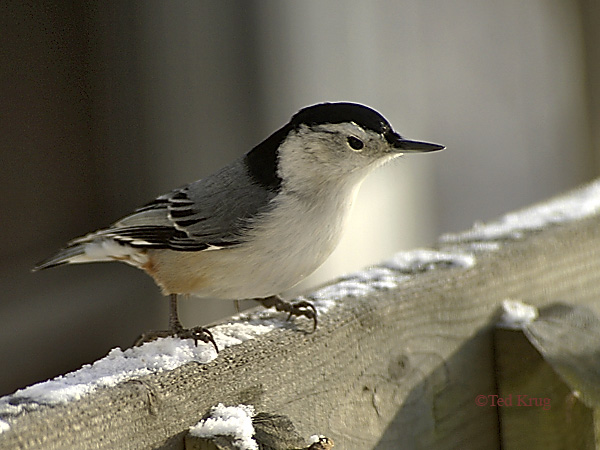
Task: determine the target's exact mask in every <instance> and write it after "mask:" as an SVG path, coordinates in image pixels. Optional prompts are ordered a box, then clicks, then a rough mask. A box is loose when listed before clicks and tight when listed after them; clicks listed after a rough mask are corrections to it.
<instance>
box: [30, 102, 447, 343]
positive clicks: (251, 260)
mask: <svg viewBox="0 0 600 450" xmlns="http://www.w3.org/2000/svg"><path fill="white" fill-rule="evenodd" d="M443 148H444V147H443V146H441V145H437V144H431V143H427V142H417V141H412V140H408V139H405V138H403V137H402V136H400V135H399V134H398V133H396V132H394V130H393V129H392V127H391V126H390V124H389V123H388V121H387V120H386V119H385V118H384V117H383V116H382V115H381V114H379V113H378V112H376V111H374V110H373V109H370V108H368V107H366V106H363V105H359V104H355V103H322V104H317V105H313V106H309V107H306V108H304V109H302V110H300V111H299V112H298V113H296V114H295V115H294V116H293V117H292V119H291V120H290V122H289V123H287V124H286V125H284V126H283V127H282V128H280V129H279V130H277V131H275V132H274V133H273V134H272V135H271V136H269V137H268V138H267V139H265V140H264V141H263V142H262V143H260V144H258V145H257V146H256V147H254V148H253V149H252V150H251V151H250V152H248V153H247V154H246V155H245V156H243V157H242V158H241V159H238V160H237V161H234V162H233V163H231V164H229V165H228V166H225V167H224V168H223V169H221V170H219V171H217V172H215V173H214V174H212V175H210V176H208V177H206V178H203V179H201V180H198V181H195V182H193V183H191V184H188V185H186V186H183V187H181V188H179V189H175V190H174V191H171V192H169V193H168V194H165V195H161V196H160V197H158V198H156V200H154V201H152V202H150V203H148V204H147V205H146V206H143V207H141V208H139V209H138V210H136V211H135V212H134V213H133V214H131V215H129V216H126V217H124V218H123V219H121V220H119V221H118V222H116V223H115V224H113V225H112V226H110V227H109V228H106V229H102V230H99V231H96V232H94V233H90V234H88V235H86V236H83V237H81V238H78V239H75V240H73V241H71V242H69V243H68V245H67V247H66V248H64V249H63V250H61V251H60V252H58V253H57V254H56V255H55V256H53V257H51V258H49V259H47V260H45V261H43V262H41V263H40V264H38V265H37V266H36V267H35V269H34V270H40V269H46V268H49V267H53V266H58V265H61V264H66V263H84V262H94V261H123V262H126V263H128V264H131V265H133V266H135V267H138V268H140V269H142V270H144V271H145V272H146V273H147V274H148V275H150V276H151V277H152V278H154V281H155V282H156V283H157V284H158V285H159V286H160V287H161V289H162V292H163V293H164V294H165V295H169V296H170V306H171V309H170V318H169V330H166V331H164V332H154V333H153V336H166V335H178V336H180V337H183V338H194V339H196V340H197V339H201V340H203V341H205V342H212V343H213V345H214V340H213V339H212V336H211V335H210V332H208V331H207V330H206V329H204V328H202V327H196V328H193V329H190V330H186V329H184V328H183V327H182V325H181V323H180V321H179V318H178V315H177V296H178V295H179V294H191V295H194V296H198V297H212V298H220V299H255V300H258V301H259V302H261V303H262V304H263V305H264V306H267V307H275V308H276V309H277V310H279V311H287V312H288V313H289V314H290V316H291V315H303V316H306V317H309V318H312V319H313V320H314V326H315V327H316V324H317V322H316V311H315V309H314V307H313V306H312V305H311V304H310V303H308V302H298V303H293V304H290V303H287V302H284V301H283V300H281V298H280V297H279V294H280V293H281V292H283V291H285V290H287V289H289V288H291V287H292V286H294V285H296V284H297V283H298V282H300V281H301V280H302V279H303V278H305V277H306V276H307V275H309V274H310V273H312V272H313V271H314V270H316V269H317V268H318V267H319V266H320V265H321V264H322V263H323V262H324V261H325V259H326V258H327V257H328V256H329V255H330V253H331V252H332V251H333V249H334V248H335V247H336V245H337V243H338V241H339V239H340V235H341V232H342V229H343V226H344V222H345V221H346V218H347V216H348V212H349V211H350V208H351V206H352V203H353V201H354V198H355V195H356V192H357V190H358V187H359V185H360V184H361V182H362V180H363V179H364V178H365V176H366V175H367V174H368V173H369V172H370V171H371V170H372V169H374V168H375V167H377V166H380V165H382V164H383V163H385V162H387V161H389V160H391V159H393V158H395V157H397V156H400V155H402V154H403V153H421V152H432V151H436V150H442V149H443ZM147 337H148V336H146V337H143V338H142V339H145V338H147ZM215 347H216V345H215Z"/></svg>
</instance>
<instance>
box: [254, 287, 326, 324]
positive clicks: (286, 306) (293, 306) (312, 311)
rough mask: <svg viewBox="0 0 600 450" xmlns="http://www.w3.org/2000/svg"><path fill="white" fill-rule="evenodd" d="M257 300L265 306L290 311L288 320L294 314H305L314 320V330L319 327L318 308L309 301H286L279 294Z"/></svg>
mask: <svg viewBox="0 0 600 450" xmlns="http://www.w3.org/2000/svg"><path fill="white" fill-rule="evenodd" d="M254 300H256V301H257V302H259V303H260V304H261V305H263V306H264V307H265V308H275V310H277V311H283V312H287V313H288V317H287V320H290V319H291V317H292V316H304V317H306V318H308V319H312V320H313V332H314V331H315V330H316V329H317V308H315V307H314V305H313V304H312V303H310V302H307V301H304V300H303V301H299V302H295V303H290V302H285V301H283V300H282V299H281V297H279V296H278V295H272V296H271V297H267V298H255V299H254Z"/></svg>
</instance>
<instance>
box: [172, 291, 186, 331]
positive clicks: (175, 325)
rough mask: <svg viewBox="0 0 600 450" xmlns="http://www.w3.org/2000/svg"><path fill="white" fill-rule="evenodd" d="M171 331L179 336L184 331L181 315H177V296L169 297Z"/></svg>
mask: <svg viewBox="0 0 600 450" xmlns="http://www.w3.org/2000/svg"><path fill="white" fill-rule="evenodd" d="M169 330H170V331H172V332H173V334H177V333H179V332H180V331H181V330H183V325H181V322H180V321H179V314H178V313H177V294H171V295H169Z"/></svg>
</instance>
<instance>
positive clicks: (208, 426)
mask: <svg viewBox="0 0 600 450" xmlns="http://www.w3.org/2000/svg"><path fill="white" fill-rule="evenodd" d="M253 416H254V407H253V406H250V405H238V406H225V405H223V404H222V403H219V404H218V405H217V406H213V407H212V408H211V411H210V417H208V418H207V419H203V420H201V421H200V422H198V423H197V424H196V425H194V426H193V427H190V434H191V435H192V436H196V437H201V438H212V437H216V436H231V437H233V439H234V441H233V444H234V445H235V446H236V447H237V448H239V449H240V450H258V445H257V443H256V441H255V440H254V439H253V438H252V437H253V436H254V426H253V425H252V417H253Z"/></svg>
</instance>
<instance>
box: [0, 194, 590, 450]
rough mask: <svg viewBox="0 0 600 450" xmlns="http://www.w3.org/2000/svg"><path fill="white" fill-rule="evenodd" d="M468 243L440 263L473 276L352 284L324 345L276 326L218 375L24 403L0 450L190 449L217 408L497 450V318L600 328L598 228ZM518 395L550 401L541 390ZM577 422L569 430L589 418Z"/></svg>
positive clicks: (335, 435)
mask: <svg viewBox="0 0 600 450" xmlns="http://www.w3.org/2000/svg"><path fill="white" fill-rule="evenodd" d="M590 195H591V194H590ZM586 198H587V197H586ZM588 200H589V199H588ZM572 206H573V204H571V207H572ZM585 206H586V208H587V209H589V206H590V205H589V204H587V203H586V205H585ZM553 208H555V209H556V205H554V206H553ZM577 208H578V207H577V205H575V209H576V210H578V209H577ZM550 209H551V210H552V208H550ZM559 209H560V208H559ZM587 209H586V210H587ZM544 210H545V209H544ZM536 211H539V210H536ZM557 216H558V217H562V216H561V215H560V214H558V215H557ZM563 216H564V214H563ZM552 217H555V216H552ZM468 236H471V235H465V237H463V238H462V239H459V240H456V239H445V240H444V241H443V242H442V243H441V244H440V246H439V248H440V249H441V250H444V253H439V255H443V254H445V253H447V252H453V254H460V253H462V254H467V255H470V257H471V258H472V260H473V264H472V265H471V266H469V267H466V266H465V265H460V264H459V265H457V264H453V263H452V261H451V258H450V259H444V258H443V257H441V258H439V260H438V261H437V262H436V261H435V260H434V259H431V260H429V261H428V262H427V261H425V262H423V263H422V264H421V263H419V261H416V262H413V264H412V265H411V266H410V268H409V269H406V270H402V268H401V267H398V265H397V264H396V265H394V264H392V265H388V266H387V267H386V268H385V269H382V268H379V269H373V270H371V271H367V272H365V273H362V274H360V275H359V276H356V277H354V278H350V279H346V280H345V281H344V280H342V281H341V282H339V283H341V284H338V288H337V290H333V291H332V292H335V293H336V294H335V295H337V296H338V297H343V298H339V299H338V300H336V301H335V302H334V303H333V304H332V305H331V307H330V308H329V310H328V311H327V312H324V313H323V314H321V316H320V320H319V327H318V328H317V330H316V332H314V333H311V332H310V328H311V324H310V323H308V321H303V320H302V319H300V320H295V321H293V322H291V323H288V324H287V325H285V324H286V322H285V316H284V315H281V314H279V313H273V317H278V318H280V319H281V324H282V326H281V327H279V328H276V329H275V330H274V331H271V332H269V333H267V334H263V335H260V336H258V337H256V338H255V339H252V340H248V341H245V342H244V343H242V344H240V345H235V346H232V347H229V348H226V349H223V350H222V351H221V353H220V354H219V356H218V358H216V359H215V360H213V361H211V362H210V363H208V364H200V363H198V362H191V363H188V364H185V365H183V366H180V367H178V368H176V369H174V370H169V371H162V372H158V373H154V374H152V375H148V376H144V377H140V378H137V379H136V381H135V382H131V381H129V382H123V383H120V384H117V385H116V386H113V387H107V388H98V389H96V390H95V391H93V392H92V393H90V394H88V395H85V396H83V397H82V398H81V399H80V400H77V401H69V402H67V403H64V404H58V405H54V406H49V405H45V404H39V403H38V404H33V403H32V402H29V403H27V399H22V398H21V399H20V400H19V402H21V407H20V408H18V409H19V410H20V413H19V414H10V413H9V412H7V411H4V413H3V414H2V415H0V419H2V420H3V421H4V422H5V424H4V425H3V429H4V431H3V432H1V433H0V449H2V450H4V449H11V450H14V449H21V450H30V449H45V450H50V449H67V448H77V449H81V450H85V449H115V448H119V449H148V448H153V449H183V448H184V447H183V446H184V438H185V436H186V434H187V430H188V429H189V427H190V426H192V425H194V424H195V423H197V422H198V421H199V420H200V418H202V417H203V415H204V414H206V413H207V411H209V410H210V408H211V407H212V406H215V405H217V404H218V403H223V404H225V405H238V404H246V405H252V406H253V407H254V409H255V411H256V412H257V413H267V414H276V415H283V416H286V417H287V418H289V420H290V421H291V422H292V423H293V424H294V427H295V429H296V431H297V433H298V434H299V435H300V436H301V437H302V438H303V439H308V437H309V436H311V435H314V434H323V435H326V436H327V437H329V438H332V439H333V441H334V442H335V445H336V447H335V448H342V449H353V450H361V449H378V450H387V449H390V450H392V449H393V450H396V449H398V448H403V449H430V448H436V449H456V448H469V449H485V450H489V449H494V448H496V449H499V448H501V445H502V444H501V433H500V427H499V416H498V410H497V408H494V407H489V406H487V407H482V406H480V405H478V404H477V403H476V399H477V397H478V396H479V395H482V394H493V393H495V392H497V391H496V389H497V378H496V376H495V367H496V366H497V363H496V359H495V356H498V355H499V354H500V357H502V358H504V357H505V356H506V354H507V352H508V353H509V352H510V349H504V350H502V349H500V350H498V349H496V352H495V351H494V329H495V323H496V322H497V318H498V314H499V313H498V311H499V307H500V305H501V303H502V301H503V300H505V299H506V298H518V299H521V300H522V301H524V302H526V303H528V304H531V305H534V306H537V307H542V306H544V305H548V304H550V303H555V302H557V301H559V300H560V301H563V302H566V303H568V304H570V305H583V306H587V307H588V308H590V310H592V311H593V312H594V314H596V315H598V314H600V302H599V301H598V299H599V298H600V217H599V216H598V215H594V214H593V208H592V211H591V212H589V213H588V214H587V217H581V218H579V219H578V220H569V221H567V222H565V223H562V224H554V225H547V226H541V225H538V226H537V228H536V229H535V230H534V231H527V230H520V231H519V232H518V233H512V234H511V233H508V234H502V235H499V236H496V237H495V238H492V237H490V236H488V239H494V241H493V242H490V241H486V242H482V241H481V240H478V241H475V240H474V239H473V238H472V237H471V238H469V237H468ZM480 239H481V238H480ZM442 247H443V249H442ZM417 259H418V258H417ZM390 267H392V268H390ZM390 274H393V277H392V278H385V277H386V276H390ZM356 286H360V287H361V289H358V290H357V289H355V288H356ZM341 292H346V295H345V296H342V295H341V294H340V293H341ZM322 295H325V294H322ZM534 323H535V322H534ZM540 323H543V322H540ZM540 330H541V328H540V329H538V330H537V331H536V335H537V336H538V337H539V336H542V335H543V333H542V331H540ZM570 333H571V334H573V335H575V334H574V331H573V330H571V331H570ZM506 339H508V338H506ZM561 339H563V340H564V339H565V337H564V336H563V338H561ZM565 342H566V341H565ZM596 342H597V341H596ZM497 345H502V344H501V343H500V344H498V343H497ZM511 345H512V344H511ZM514 345H515V346H516V344H514ZM504 347H506V345H504ZM596 348H597V347H596ZM519 351H520V350H519ZM538 351H539V350H538ZM596 351H597V350H596ZM563 353H565V349H563ZM559 354H560V352H559ZM567 356H569V355H567ZM546 359H547V358H546ZM531 363H532V364H538V365H539V364H540V362H539V360H532V362H531ZM500 365H501V367H502V370H504V367H507V368H508V367H509V366H508V365H506V366H505V365H504V363H503V362H502V361H501V362H500ZM553 368H554V369H555V370H556V367H555V366H553ZM3 370H10V368H3ZM507 370H508V369H507ZM513 372H514V371H513ZM542 375H543V374H542ZM544 377H545V378H543V379H544V380H547V379H548V377H547V376H546V375H544ZM563 378H564V376H563ZM576 378H577V377H576ZM577 379H579V380H580V381H579V382H581V379H585V377H583V378H582V377H579V378H577ZM552 386H554V383H553V382H552ZM503 389H505V388H503ZM515 389H517V388H515ZM518 389H519V393H522V394H528V395H530V396H540V397H543V396H551V395H552V393H551V392H544V387H543V386H541V387H540V386H535V389H534V387H533V386H532V387H531V389H532V391H531V392H524V391H520V389H529V385H528V384H519V385H518ZM579 390H580V391H582V392H583V391H586V390H582V389H579ZM502 392H508V391H502ZM515 392H517V391H515ZM586 392H592V393H593V389H588V390H587V391H586ZM3 401H4V402H5V403H6V402H7V401H8V402H10V401H11V397H9V398H5V399H4V400H3ZM554 406H556V407H557V408H558V405H555V404H553V407H554ZM564 408H565V409H564V410H565V411H567V406H565V407H564ZM577 408H579V407H577ZM528 411H531V410H528ZM528 411H524V412H525V413H527V412H528ZM571 411H572V416H571V417H572V418H573V419H577V418H580V417H581V415H582V414H583V412H580V410H579V409H575V407H573V408H572V409H571ZM509 412H510V413H511V414H512V413H519V412H521V410H512V409H511V410H510V411H509ZM507 420H508V419H507ZM565 420H566V419H565ZM555 423H556V422H555ZM584 425H585V426H584V428H585V429H586V430H587V431H585V432H584V434H585V436H589V432H590V430H589V421H588V422H585V424H584ZM503 426H504V423H503ZM528 430H531V432H533V433H537V432H538V430H537V429H536V428H535V427H531V428H530V429H528ZM504 434H505V435H506V433H504ZM587 442H589V439H588V438H586V440H585V442H584V443H587ZM586 445H587V444H586Z"/></svg>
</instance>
